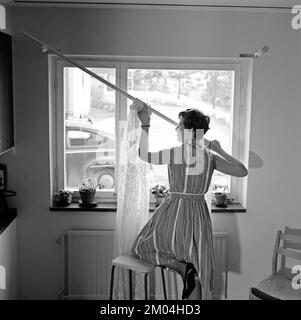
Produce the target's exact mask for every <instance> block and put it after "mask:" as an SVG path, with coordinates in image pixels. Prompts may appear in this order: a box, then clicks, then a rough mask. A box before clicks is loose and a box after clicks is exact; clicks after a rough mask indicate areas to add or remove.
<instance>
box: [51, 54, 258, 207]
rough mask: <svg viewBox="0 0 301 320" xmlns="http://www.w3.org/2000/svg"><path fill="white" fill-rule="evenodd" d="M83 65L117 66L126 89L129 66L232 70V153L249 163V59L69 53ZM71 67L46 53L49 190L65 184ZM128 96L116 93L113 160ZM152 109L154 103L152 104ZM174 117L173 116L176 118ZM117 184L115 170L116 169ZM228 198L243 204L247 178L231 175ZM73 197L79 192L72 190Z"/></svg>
mask: <svg viewBox="0 0 301 320" xmlns="http://www.w3.org/2000/svg"><path fill="white" fill-rule="evenodd" d="M68 57H69V58H71V59H73V60H74V61H76V62H78V63H80V64H81V65H83V66H85V67H95V68H97V67H98V68H101V67H103V68H106V67H109V68H110V67H112V68H115V69H116V85H117V86H118V87H120V88H122V89H123V90H125V91H126V90H127V70H128V69H166V70H168V69H176V70H181V69H183V70H233V71H235V79H234V100H233V101H234V103H233V117H232V119H233V121H232V124H233V130H232V133H233V136H232V155H233V156H234V157H235V158H238V159H239V160H241V161H243V163H244V164H245V165H246V166H247V165H248V152H249V131H250V111H251V84H252V68H253V64H252V59H242V58H176V57H174V58H173V57H124V56H97V57H95V56H93V57H86V56H71V55H69V56H68ZM69 66H73V65H71V64H69V63H68V62H66V61H65V60H62V59H61V58H59V57H57V56H55V55H49V90H50V95H49V100H50V101H49V102H50V141H51V143H50V149H51V150H50V155H51V159H50V176H51V179H50V180H51V191H52V193H53V192H57V191H58V190H59V189H62V188H63V186H64V180H63V179H64V168H65V165H64V143H65V136H64V135H65V132H64V108H63V106H64V102H63V68H64V67H69ZM126 104H127V99H126V98H125V97H124V96H123V95H121V94H120V93H117V92H116V108H115V135H116V163H117V161H118V158H119V141H120V138H121V137H119V128H118V122H119V121H120V120H126V117H127V108H125V107H123V106H126ZM154 108H155V106H154ZM175 120H176V119H175ZM115 181H116V184H117V170H115ZM230 181H231V194H230V197H233V198H234V199H235V202H240V203H242V204H243V205H246V186H247V185H246V183H247V182H246V178H244V179H241V178H236V177H231V178H230ZM116 184H115V185H116ZM74 195H75V197H76V196H78V193H76V192H75V193H74ZM96 196H97V197H101V198H102V200H104V201H113V202H114V201H116V192H109V191H108V192H104V191H102V192H97V194H96Z"/></svg>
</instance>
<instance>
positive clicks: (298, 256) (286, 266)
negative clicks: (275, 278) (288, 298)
mask: <svg viewBox="0 0 301 320" xmlns="http://www.w3.org/2000/svg"><path fill="white" fill-rule="evenodd" d="M279 255H280V256H281V265H280V268H279V270H278V257H279ZM294 265H301V229H293V228H289V227H285V229H284V232H282V231H278V232H277V237H276V243H275V248H274V253H273V268H272V271H273V274H275V273H278V274H281V275H282V276H284V277H285V278H287V279H290V280H291V279H292V278H293V277H294V276H295V274H294V273H292V267H293V266H294Z"/></svg>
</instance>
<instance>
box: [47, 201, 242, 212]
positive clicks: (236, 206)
mask: <svg viewBox="0 0 301 320" xmlns="http://www.w3.org/2000/svg"><path fill="white" fill-rule="evenodd" d="M49 209H50V211H64V212H66V211H68V212H72V211H73V212H74V211H91V212H116V211H117V204H116V202H101V203H99V204H97V206H96V207H94V208H82V207H80V206H79V204H78V203H76V202H74V203H71V204H70V205H69V206H68V207H58V206H51V207H50V208H49ZM155 210H156V206H155V205H154V204H153V203H150V208H149V211H150V212H153V211H155ZM246 211H247V209H246V208H245V207H243V206H242V205H241V204H240V203H231V204H228V205H227V207H226V208H219V207H216V206H215V205H214V204H212V213H221V212H222V213H224V212H230V213H232V212H246Z"/></svg>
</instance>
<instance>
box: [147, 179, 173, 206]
mask: <svg viewBox="0 0 301 320" xmlns="http://www.w3.org/2000/svg"><path fill="white" fill-rule="evenodd" d="M151 193H152V194H154V195H155V199H156V203H155V204H156V207H158V206H159V205H160V204H161V202H162V200H163V199H164V198H165V197H166V196H168V195H169V190H168V189H167V188H166V187H165V186H162V185H158V184H157V185H156V186H154V187H152V188H151Z"/></svg>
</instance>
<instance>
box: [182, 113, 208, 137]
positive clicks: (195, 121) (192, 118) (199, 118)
mask: <svg viewBox="0 0 301 320" xmlns="http://www.w3.org/2000/svg"><path fill="white" fill-rule="evenodd" d="M179 119H183V120H182V123H183V125H184V128H185V129H193V131H194V138H196V129H203V130H204V134H205V133H206V132H207V131H208V130H209V129H210V128H209V123H210V117H209V116H206V115H205V114H204V113H203V112H202V111H200V110H198V109H195V108H191V109H186V110H185V111H182V112H180V113H179Z"/></svg>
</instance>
